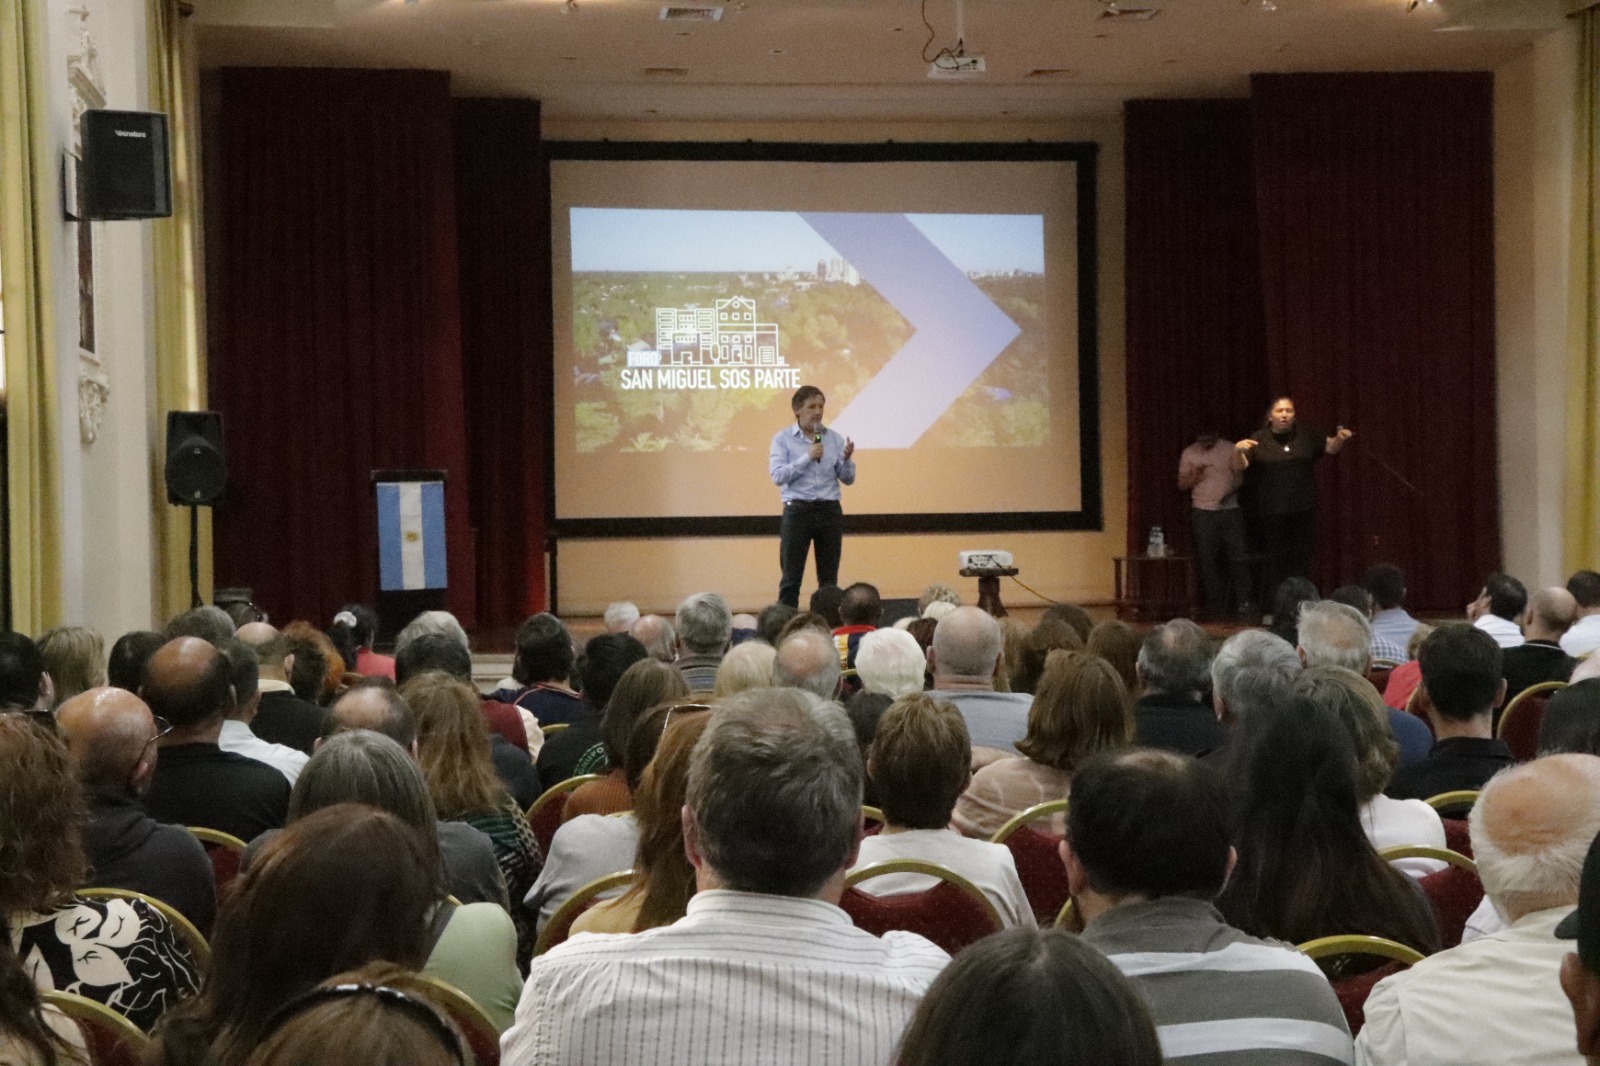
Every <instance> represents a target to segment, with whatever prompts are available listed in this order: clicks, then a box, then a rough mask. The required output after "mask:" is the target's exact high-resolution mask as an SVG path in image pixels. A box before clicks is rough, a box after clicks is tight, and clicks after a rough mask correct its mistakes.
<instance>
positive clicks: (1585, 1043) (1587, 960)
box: [1556, 836, 1600, 1066]
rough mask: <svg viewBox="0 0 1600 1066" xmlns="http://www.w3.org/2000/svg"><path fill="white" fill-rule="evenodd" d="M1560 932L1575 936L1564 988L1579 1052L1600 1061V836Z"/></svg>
mask: <svg viewBox="0 0 1600 1066" xmlns="http://www.w3.org/2000/svg"><path fill="white" fill-rule="evenodd" d="M1556 936H1558V937H1560V938H1561V939H1563V940H1575V941H1577V943H1576V944H1575V945H1574V947H1575V948H1576V950H1574V951H1571V952H1569V953H1568V954H1567V957H1566V958H1564V959H1562V960H1561V990H1562V991H1563V992H1565V993H1566V996H1567V1001H1568V1002H1569V1003H1571V1004H1572V1015H1573V1022H1574V1028H1575V1030H1576V1032H1577V1036H1578V1053H1579V1054H1580V1055H1582V1056H1584V1058H1585V1059H1586V1060H1587V1061H1588V1062H1589V1063H1590V1066H1594V1064H1595V1063H1597V1062H1600V836H1596V837H1595V839H1594V841H1593V842H1592V843H1591V844H1590V845H1589V853H1588V854H1587V855H1586V856H1584V860H1583V873H1582V876H1581V879H1580V881H1579V884H1578V906H1577V908H1576V909H1575V910H1573V912H1572V913H1571V914H1569V915H1567V917H1565V918H1564V919H1562V921H1561V924H1560V925H1558V926H1556Z"/></svg>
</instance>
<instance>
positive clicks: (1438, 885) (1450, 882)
mask: <svg viewBox="0 0 1600 1066" xmlns="http://www.w3.org/2000/svg"><path fill="white" fill-rule="evenodd" d="M1451 854H1454V853H1453V852H1452V853H1451ZM1429 857H1430V858H1437V857H1438V856H1429ZM1450 863H1451V865H1449V866H1446V867H1445V868H1444V869H1443V870H1440V871H1438V872H1437V873H1431V874H1428V875H1427V876H1426V877H1424V878H1422V879H1421V880H1420V881H1418V882H1417V887H1418V888H1420V889H1422V894H1423V895H1425V896H1427V897H1428V904H1429V905H1430V906H1432V907H1433V916H1434V918H1435V919H1436V920H1437V921H1438V923H1439V946H1440V947H1442V948H1453V947H1455V946H1457V945H1458V944H1460V943H1461V937H1462V934H1463V933H1465V932H1466V928H1467V919H1469V918H1471V917H1472V912H1473V911H1475V910H1477V909H1478V904H1480V903H1482V902H1483V882H1482V881H1480V880H1479V879H1478V867H1477V865H1476V864H1475V863H1473V861H1472V860H1471V859H1469V858H1467V857H1466V856H1464V855H1456V856H1455V858H1454V859H1453V860H1450Z"/></svg>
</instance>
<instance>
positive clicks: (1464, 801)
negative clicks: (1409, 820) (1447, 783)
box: [1424, 788, 1478, 818]
mask: <svg viewBox="0 0 1600 1066" xmlns="http://www.w3.org/2000/svg"><path fill="white" fill-rule="evenodd" d="M1424 802H1426V803H1427V805H1428V806H1430V807H1432V808H1433V809H1434V810H1436V811H1438V812H1439V813H1440V815H1444V814H1446V813H1448V814H1450V815H1451V816H1452V817H1455V818H1465V817H1466V816H1467V812H1468V811H1470V810H1472V807H1473V805H1474V804H1475V803H1477V802H1478V792H1477V790H1476V789H1471V788H1458V789H1456V790H1455V791H1454V792H1441V793H1439V794H1438V795H1437V796H1429V797H1428V798H1427V799H1426V800H1425V801H1424Z"/></svg>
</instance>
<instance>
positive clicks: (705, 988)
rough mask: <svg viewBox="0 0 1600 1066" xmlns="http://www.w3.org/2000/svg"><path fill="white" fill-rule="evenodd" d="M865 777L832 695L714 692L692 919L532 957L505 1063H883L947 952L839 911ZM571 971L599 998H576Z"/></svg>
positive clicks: (692, 843)
mask: <svg viewBox="0 0 1600 1066" xmlns="http://www.w3.org/2000/svg"><path fill="white" fill-rule="evenodd" d="M861 777H862V768H861V761H860V757H859V754H858V753H857V749H856V739H855V734H854V731H853V730H852V729H851V726H850V723H849V721H848V719H846V717H845V715H844V713H843V712H842V711H840V710H839V708H838V707H837V705H833V704H828V703H824V702H823V701H821V700H818V699H817V698H816V697H814V696H811V695H810V694H809V693H803V692H795V691H785V690H771V689H752V690H750V691H747V692H743V693H740V694H739V695H737V696H734V697H732V698H731V699H728V700H726V701H724V702H723V703H722V705H721V706H720V707H718V708H717V710H716V711H715V712H714V713H713V715H712V716H711V722H710V725H709V726H708V727H707V729H706V732H705V733H704V735H702V736H701V738H700V740H699V742H698V743H697V744H696V745H695V749H694V754H693V758H692V761H691V764H690V768H689V789H688V795H687V800H688V802H687V803H686V805H685V811H684V814H683V819H684V848H685V851H686V853H687V854H688V857H689V861H690V863H691V864H692V865H693V866H694V868H695V874H696V883H697V887H698V891H697V892H696V894H695V896H694V898H693V899H691V900H690V901H689V906H688V913H687V914H686V915H685V917H684V918H683V919H681V920H680V921H678V922H676V923H674V924H673V925H670V926H667V927H665V928H660V929H651V930H647V931H645V932H642V933H636V934H634V935H632V936H627V937H577V938H575V939H572V940H569V941H567V942H566V943H564V944H561V945H558V946H557V947H555V948H553V949H552V950H551V951H550V952H548V953H547V954H545V955H543V956H541V957H540V958H538V959H536V960H535V961H534V963H533V965H532V968H531V970H530V973H529V976H528V981H527V984H526V985H525V986H524V988H523V992H522V998H521V1001H520V1002H519V1003H518V1005H517V1018H516V1022H515V1023H514V1024H513V1025H512V1027H511V1029H510V1031H508V1032H507V1033H506V1036H505V1039H504V1041H503V1043H502V1061H503V1062H504V1063H505V1064H506V1066H528V1064H530V1063H536V1062H599V1061H609V1060H610V1059H611V1058H612V1057H613V1053H612V1051H611V1050H608V1049H616V1048H630V1047H631V1048H648V1049H649V1051H648V1054H649V1057H650V1058H651V1060H652V1061H653V1062H656V1063H659V1064H662V1066H687V1064H689V1063H748V1062H761V1061H772V1060H774V1059H776V1058H782V1059H783V1060H784V1061H787V1062H791V1063H806V1062H815V1063H821V1062H888V1061H889V1060H890V1057H891V1054H892V1051H893V1048H894V1045H895V1043H896V1042H897V1040H898V1039H899V1037H900V1034H901V1032H902V1031H903V1030H904V1028H905V1025H906V1022H907V1021H908V1020H909V1019H910V1017H911V1014H912V1012H913V1011H914V1010H915V1008H916V1005H917V1001H918V1000H919V999H920V998H921V997H922V994H923V992H924V991H925V990H926V989H927V986H928V985H929V984H930V983H931V982H932V981H933V979H934V977H935V976H937V974H938V972H939V971H940V970H941V969H942V968H943V967H944V965H945V964H946V962H948V957H947V956H946V955H945V953H944V952H943V951H941V950H939V949H938V948H936V947H934V946H933V945H932V944H930V943H928V942H927V941H926V940H923V939H922V938H921V937H918V936H915V935H914V934H910V933H889V934H888V935H886V936H884V937H882V938H879V937H874V936H872V935H871V934H868V933H864V932H862V931H860V930H858V929H856V928H854V927H853V926H852V925H851V924H850V921H849V919H848V918H847V917H846V916H845V915H844V913H843V912H842V911H840V910H839V909H838V908H837V907H836V906H834V904H835V903H836V901H837V900H838V898H839V896H840V894H841V892H842V890H843V880H844V873H845V871H846V870H847V869H848V868H849V867H850V866H851V864H852V863H853V861H854V859H855V856H856V843H857V840H858V839H859V835H860V832H861ZM780 975H781V979H780ZM577 982H582V984H583V985H584V986H588V987H596V988H598V987H604V988H605V994H604V995H574V994H573V989H574V987H575V983H577Z"/></svg>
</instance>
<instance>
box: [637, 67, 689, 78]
mask: <svg viewBox="0 0 1600 1066" xmlns="http://www.w3.org/2000/svg"><path fill="white" fill-rule="evenodd" d="M644 76H645V77H647V78H687V77H688V76H689V68H688V67H645V68H644Z"/></svg>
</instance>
